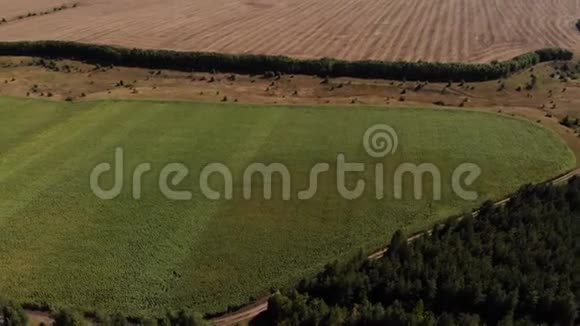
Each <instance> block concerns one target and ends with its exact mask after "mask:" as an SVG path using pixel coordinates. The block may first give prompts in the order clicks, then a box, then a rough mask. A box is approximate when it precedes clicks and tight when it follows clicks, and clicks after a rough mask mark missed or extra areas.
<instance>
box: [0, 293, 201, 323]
mask: <svg viewBox="0 0 580 326" xmlns="http://www.w3.org/2000/svg"><path fill="white" fill-rule="evenodd" d="M25 307H26V308H31V309H32V310H34V311H47V312H48V316H49V317H50V318H51V319H52V320H53V324H52V326H88V325H102V326H128V325H147V326H149V325H151V326H153V325H159V326H209V325H210V323H209V322H207V321H205V320H204V319H203V317H202V316H201V315H200V314H197V313H194V312H191V311H187V310H180V311H177V312H168V313H167V314H166V315H165V316H162V317H159V318H141V317H137V318H135V317H133V318H127V316H125V315H123V314H113V315H107V314H102V313H95V312H93V313H90V314H82V313H80V312H78V311H75V310H71V309H67V308H63V309H51V310H49V309H36V308H39V307H36V306H31V305H25ZM41 308H46V307H41ZM29 322H30V320H29V318H28V314H27V312H26V311H25V310H24V307H23V306H22V305H19V304H17V303H15V302H13V301H9V300H6V299H3V298H0V325H3V326H27V325H29V324H30V323H29ZM47 326H48V325H47Z"/></svg>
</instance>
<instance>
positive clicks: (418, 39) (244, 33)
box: [0, 0, 580, 62]
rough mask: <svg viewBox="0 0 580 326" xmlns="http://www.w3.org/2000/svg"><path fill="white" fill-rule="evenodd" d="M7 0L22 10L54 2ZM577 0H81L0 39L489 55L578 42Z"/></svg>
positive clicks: (310, 53) (470, 57)
mask: <svg viewBox="0 0 580 326" xmlns="http://www.w3.org/2000/svg"><path fill="white" fill-rule="evenodd" d="M17 3H18V6H19V7H18V8H19V9H18V8H15V4H14V1H10V0H0V8H4V7H6V8H8V7H9V9H10V10H9V12H10V13H14V12H17V11H20V12H21V13H22V14H26V13H28V12H31V11H32V12H34V11H35V10H40V9H38V8H42V7H43V6H44V7H47V8H50V7H52V6H54V0H42V1H35V2H34V3H32V2H30V1H19V2H17ZM578 17H580V5H579V4H578V0H554V1H549V2H547V1H544V0H492V1H489V0H437V1H427V0H389V1H383V0H352V1H342V2H336V1H331V0H283V1H272V0H217V1H214V0H200V1H193V2H192V1H187V0H169V1H157V0H125V1H114V0H96V1H88V0H80V1H78V6H77V7H75V8H74V9H69V10H65V11H62V12H57V13H53V14H50V15H46V16H41V17H31V18H25V19H22V20H16V21H12V22H9V23H6V24H3V25H0V41H16V40H41V39H58V40H73V41H82V42H90V43H105V44H117V45H123V46H129V47H145V48H165V49H177V50H191V51H215V52H226V53H257V54H258V53H259V54H281V55H289V56H293V57H335V58H342V59H351V60H357V59H379V60H411V61H415V60H423V61H461V62H488V61H490V60H494V59H507V58H510V57H513V56H515V55H518V54H521V53H522V52H526V51H529V50H532V49H537V48H542V47H547V46H559V47H565V48H570V49H572V50H578V49H580V33H578V30H577V29H576V27H575V23H576V21H577V19H578Z"/></svg>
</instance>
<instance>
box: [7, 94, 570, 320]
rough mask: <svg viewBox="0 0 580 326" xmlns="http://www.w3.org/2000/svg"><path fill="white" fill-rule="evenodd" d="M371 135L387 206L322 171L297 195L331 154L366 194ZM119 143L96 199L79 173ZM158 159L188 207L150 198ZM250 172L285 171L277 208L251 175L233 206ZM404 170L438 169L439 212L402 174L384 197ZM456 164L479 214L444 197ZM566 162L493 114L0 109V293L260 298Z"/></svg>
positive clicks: (147, 300) (60, 105)
mask: <svg viewBox="0 0 580 326" xmlns="http://www.w3.org/2000/svg"><path fill="white" fill-rule="evenodd" d="M378 123H383V124H388V125H390V126H392V127H393V128H394V129H395V130H396V132H397V134H398V138H399V146H398V149H397V151H396V152H395V153H394V154H392V155H390V156H387V157H386V158H385V159H384V160H383V161H384V165H385V170H386V172H385V178H386V179H387V182H386V183H385V184H386V186H385V199H382V200H377V199H375V193H374V190H373V189H374V188H373V187H368V188H369V189H370V190H373V191H369V192H365V194H364V195H363V196H362V197H361V198H359V199H356V200H353V201H348V200H345V199H342V198H341V197H340V196H339V195H338V193H337V191H336V178H335V177H333V173H334V170H332V173H327V174H324V175H322V176H321V178H320V180H319V190H318V193H317V195H316V196H315V197H314V198H313V199H311V200H308V201H300V200H298V199H297V198H296V192H297V190H303V189H305V188H307V185H308V181H307V180H308V177H309V171H310V168H311V167H312V166H313V165H314V164H315V163H317V162H328V163H330V164H331V166H333V167H334V166H336V163H335V161H336V157H337V154H338V153H344V154H345V155H346V156H347V158H348V161H351V162H353V161H358V162H364V163H365V164H366V165H367V166H368V169H367V172H365V173H361V174H360V175H361V176H362V177H363V178H365V180H367V181H369V184H371V183H370V180H371V178H372V176H373V175H374V174H373V173H372V172H373V171H374V170H373V169H372V168H371V167H373V166H374V165H375V164H376V163H377V162H379V160H376V159H371V158H370V157H369V156H368V155H367V154H366V152H365V150H364V148H363V146H362V140H361V139H362V135H363V134H364V132H365V130H366V129H367V128H368V127H369V126H372V125H374V124H378ZM117 147H122V148H123V149H124V155H125V164H124V167H125V175H124V180H125V187H124V189H123V192H122V194H121V195H120V196H119V197H117V198H115V199H113V200H108V201H107V200H101V199H98V198H97V197H96V196H95V195H94V194H93V193H92V191H91V189H90V187H89V176H90V173H91V171H92V169H93V167H95V166H96V165H97V164H98V163H101V162H104V161H107V162H113V157H114V152H115V148H117ZM142 162H150V163H151V164H152V166H153V170H152V171H151V172H150V173H148V174H146V175H145V177H144V178H143V193H142V197H141V199H140V200H135V199H133V198H132V196H131V191H132V190H131V189H132V188H131V186H130V181H131V179H132V171H133V169H134V168H135V167H136V166H137V165H138V164H139V163H142ZM170 162H181V163H183V164H185V165H186V166H187V167H189V168H190V175H189V176H188V177H187V178H186V180H185V181H183V182H182V183H181V184H180V185H178V186H176V187H175V188H178V189H182V190H191V191H192V193H193V198H192V200H189V201H172V200H168V199H167V198H165V197H164V196H163V194H162V193H161V192H160V191H159V190H158V187H157V182H158V181H157V180H158V178H159V173H160V170H161V169H162V168H163V166H164V165H165V164H166V163H170ZM212 162H222V163H224V164H226V165H227V166H228V167H230V169H231V170H232V172H233V174H234V181H235V182H234V194H233V199H232V200H225V199H222V200H217V201H212V200H208V199H206V198H205V197H204V196H203V195H202V194H201V192H200V191H199V185H198V175H199V171H200V170H201V169H202V168H203V167H204V166H205V165H206V164H208V163H212ZM251 162H263V163H272V162H280V163H284V164H285V165H286V166H287V167H288V169H289V170H290V171H291V173H292V189H293V190H292V199H291V200H290V201H282V200H281V199H280V197H281V191H280V190H279V189H275V190H274V199H272V200H270V201H267V200H263V199H260V196H259V194H260V191H258V188H261V186H262V185H261V183H260V180H258V179H256V180H257V181H256V182H255V183H254V184H253V185H254V188H255V189H254V190H255V191H256V192H255V194H257V195H256V196H255V197H253V198H252V199H251V200H245V199H243V197H242V184H241V181H240V180H241V179H242V178H241V175H242V172H243V170H244V169H245V167H246V166H247V165H248V164H250V163H251ZM403 162H411V163H423V162H431V163H434V164H436V165H437V166H438V167H439V168H440V170H441V172H442V177H443V178H442V180H443V185H444V186H443V193H442V195H443V198H442V200H440V201H433V200H431V199H429V198H430V196H429V194H427V195H426V196H425V198H424V199H423V200H420V201H416V200H414V199H413V198H412V196H411V194H412V191H413V188H412V182H411V181H412V180H411V179H410V178H406V179H404V180H405V187H404V194H405V196H404V199H403V200H395V199H393V196H392V189H391V188H392V182H389V180H390V179H392V176H393V173H394V169H395V167H396V166H398V165H399V164H400V163H403ZM463 162H472V163H476V164H478V165H479V166H481V168H482V171H483V173H482V175H481V176H480V177H479V178H478V179H477V181H476V183H475V185H474V187H472V188H470V189H476V190H478V191H479V192H480V194H481V195H482V196H481V197H480V198H479V200H478V201H476V202H470V201H464V200H462V199H460V198H458V197H457V196H455V195H454V194H453V193H452V191H451V188H450V182H449V180H450V178H451V176H450V175H451V172H452V171H453V169H454V168H455V167H456V166H458V165H459V164H461V163H463ZM574 166H575V159H574V156H573V154H572V153H571V152H570V151H569V149H568V148H567V147H566V146H565V145H564V143H563V142H562V141H561V140H560V139H559V138H558V137H557V136H556V135H555V134H554V133H553V132H552V131H549V130H547V129H544V128H542V127H541V126H539V125H535V124H533V123H531V122H527V121H523V120H520V119H516V118H510V117H502V116H499V115H495V114H486V113H476V112H467V111H457V110H444V109H438V110H432V109H431V110H428V109H388V110H387V109H381V108H370V107H358V106H356V107H348V108H347V107H342V108H340V107H338V108H337V107H294V106H287V107H284V106H275V107H267V106H250V105H219V104H194V103H173V102H147V101H98V102H77V103H64V102H49V101H38V100H25V99H11V98H0V261H1V262H2V264H0V293H2V295H5V296H7V297H9V298H13V299H16V300H18V301H21V302H28V303H49V304H51V305H56V306H74V307H76V308H79V309H83V310H99V311H103V312H122V313H123V314H126V315H155V314H161V313H164V312H165V311H166V310H167V309H171V308H178V307H188V308H193V309H195V310H197V311H200V312H219V311H223V310H225V309H226V307H227V306H228V305H230V304H242V303H245V302H247V301H248V300H249V298H250V296H252V295H260V294H264V293H265V292H267V291H268V290H269V289H270V288H271V287H285V286H291V285H292V284H293V282H296V281H297V280H299V279H300V278H301V277H302V276H304V275H308V274H311V273H315V272H317V271H319V270H320V269H321V268H322V266H323V265H324V264H325V263H327V262H330V261H332V260H334V259H335V258H341V257H342V258H346V257H350V256H352V255H353V254H355V253H356V252H358V250H360V249H363V250H365V251H367V252H370V251H372V250H374V249H376V248H379V247H381V246H382V245H384V244H386V243H388V240H389V239H390V235H391V234H392V233H393V232H394V231H395V230H397V229H400V228H402V229H405V230H407V231H412V230H419V229H423V228H426V227H428V226H429V225H431V224H432V223H433V222H434V221H437V220H440V219H443V218H446V217H448V216H449V215H452V214H457V213H461V212H464V211H467V210H469V209H471V208H474V207H476V206H477V205H478V203H480V202H481V201H483V200H485V199H489V198H500V197H503V196H506V195H508V194H509V193H511V192H513V191H514V190H516V189H517V188H518V187H519V186H521V185H523V184H525V183H528V182H539V181H543V180H546V179H549V178H551V177H554V176H556V175H558V174H561V173H564V172H566V171H567V170H569V169H571V168H573V167H574ZM112 179H113V178H112V176H110V177H109V176H107V177H106V178H104V179H103V184H106V183H110V182H111V181H112ZM210 181H211V184H212V185H214V186H216V187H217V186H218V185H220V184H221V183H220V180H219V178H212V179H211V180H210ZM355 182H356V178H354V177H350V178H349V179H348V182H347V183H348V184H349V185H351V186H352V185H354V184H355ZM426 182H427V183H429V181H426ZM274 184H275V186H279V185H280V180H278V179H276V180H275V182H274ZM429 184H430V183H429ZM218 188H219V187H218ZM275 188H276V187H275ZM431 197H432V196H431Z"/></svg>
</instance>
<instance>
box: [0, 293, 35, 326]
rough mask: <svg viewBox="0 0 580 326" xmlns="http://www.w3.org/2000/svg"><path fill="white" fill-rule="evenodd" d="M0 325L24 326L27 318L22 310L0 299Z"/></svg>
mask: <svg viewBox="0 0 580 326" xmlns="http://www.w3.org/2000/svg"><path fill="white" fill-rule="evenodd" d="M0 325H8V326H26V325H28V318H27V316H26V313H25V312H24V309H22V307H21V306H19V305H17V304H16V303H14V302H11V301H5V300H3V299H0Z"/></svg>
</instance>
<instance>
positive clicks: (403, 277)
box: [262, 179, 580, 326]
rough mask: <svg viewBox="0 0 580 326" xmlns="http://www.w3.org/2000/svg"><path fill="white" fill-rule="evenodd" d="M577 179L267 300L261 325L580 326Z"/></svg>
mask: <svg viewBox="0 0 580 326" xmlns="http://www.w3.org/2000/svg"><path fill="white" fill-rule="evenodd" d="M578 271H580V180H579V179H573V180H571V181H570V183H569V184H568V185H567V186H565V187H554V186H552V185H538V186H526V187H524V188H522V189H521V190H520V191H519V192H518V193H517V194H516V195H515V196H514V197H513V199H512V200H511V201H510V202H509V203H508V204H507V205H506V206H505V207H500V208H496V207H494V206H493V204H491V203H486V204H484V205H483V207H482V208H481V211H480V214H479V216H478V217H477V218H473V217H472V216H471V215H467V216H465V217H464V219H462V220H461V221H460V222H449V223H447V224H445V225H441V226H439V227H436V228H435V229H434V231H433V234H432V235H431V236H428V237H423V238H421V239H418V240H416V241H415V242H413V243H408V242H407V241H406V237H405V236H404V235H403V233H402V232H400V231H399V232H397V233H396V234H395V235H394V236H393V237H392V240H391V242H390V246H389V249H388V251H387V253H386V255H385V257H384V258H381V259H379V260H374V261H370V260H368V259H367V258H366V257H365V256H364V255H362V254H361V255H360V256H359V257H357V258H355V259H353V260H351V261H348V262H343V263H339V262H335V263H333V264H330V265H328V266H326V268H325V269H324V271H323V272H321V273H320V274H318V275H317V276H316V277H314V278H312V279H305V280H303V281H302V282H300V284H299V285H298V286H297V287H296V288H295V289H293V290H291V291H286V292H285V293H278V294H276V295H274V296H273V297H272V298H271V299H270V301H269V307H268V311H267V312H266V314H265V315H264V316H263V317H262V320H264V321H265V324H268V325H396V326H397V325H570V326H571V325H579V324H580V318H579V317H578V309H579V308H580V274H579V273H578Z"/></svg>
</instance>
